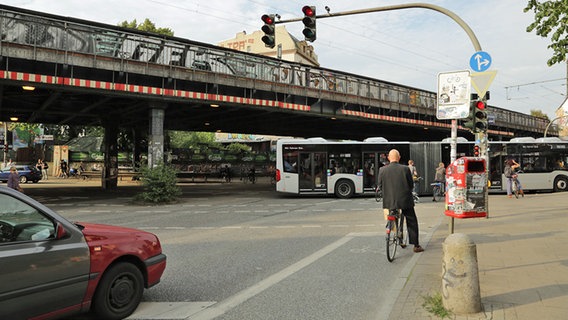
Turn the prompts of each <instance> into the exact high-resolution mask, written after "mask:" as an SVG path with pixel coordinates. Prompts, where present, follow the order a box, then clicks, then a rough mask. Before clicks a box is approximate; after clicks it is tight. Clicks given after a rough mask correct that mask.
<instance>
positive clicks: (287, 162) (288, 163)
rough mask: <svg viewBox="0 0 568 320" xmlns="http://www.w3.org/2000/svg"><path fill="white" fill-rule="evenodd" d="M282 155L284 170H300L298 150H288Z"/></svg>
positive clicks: (294, 171)
mask: <svg viewBox="0 0 568 320" xmlns="http://www.w3.org/2000/svg"><path fill="white" fill-rule="evenodd" d="M282 157H283V160H284V172H293V173H296V172H298V151H290V152H286V153H284V154H283V155H282Z"/></svg>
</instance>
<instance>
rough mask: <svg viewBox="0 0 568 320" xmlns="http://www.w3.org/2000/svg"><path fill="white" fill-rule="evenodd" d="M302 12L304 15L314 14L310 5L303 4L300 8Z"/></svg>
mask: <svg viewBox="0 0 568 320" xmlns="http://www.w3.org/2000/svg"><path fill="white" fill-rule="evenodd" d="M302 12H303V13H304V15H306V16H307V17H313V16H315V15H316V12H315V10H314V9H313V8H312V6H304V7H303V8H302Z"/></svg>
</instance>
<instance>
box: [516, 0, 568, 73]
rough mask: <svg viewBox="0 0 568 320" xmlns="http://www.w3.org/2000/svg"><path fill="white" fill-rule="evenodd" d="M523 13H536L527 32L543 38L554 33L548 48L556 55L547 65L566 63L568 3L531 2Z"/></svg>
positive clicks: (533, 0) (562, 0) (530, 0)
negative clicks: (534, 32)
mask: <svg viewBox="0 0 568 320" xmlns="http://www.w3.org/2000/svg"><path fill="white" fill-rule="evenodd" d="M523 11H524V12H528V11H534V14H535V15H534V18H535V21H534V22H533V23H531V24H530V25H529V26H528V27H527V32H532V31H533V30H534V31H536V34H537V35H539V36H541V37H543V38H546V37H548V35H549V34H550V33H552V36H551V38H550V40H551V41H552V43H551V44H550V45H549V46H548V48H549V49H552V50H554V53H553V55H552V57H551V58H550V59H549V60H548V61H547V64H548V65H549V66H552V65H554V64H556V63H559V62H563V61H565V60H566V53H567V51H568V1H565V0H555V1H539V0H529V1H528V3H527V6H526V7H525V8H524V10H523Z"/></svg>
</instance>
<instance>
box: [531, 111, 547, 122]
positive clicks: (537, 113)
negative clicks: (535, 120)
mask: <svg viewBox="0 0 568 320" xmlns="http://www.w3.org/2000/svg"><path fill="white" fill-rule="evenodd" d="M531 116H533V117H539V118H543V119H546V120H548V121H550V119H549V118H548V115H546V114H545V113H544V112H542V110H537V109H531Z"/></svg>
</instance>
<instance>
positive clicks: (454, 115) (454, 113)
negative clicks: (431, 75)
mask: <svg viewBox="0 0 568 320" xmlns="http://www.w3.org/2000/svg"><path fill="white" fill-rule="evenodd" d="M470 96H471V78H470V76H469V71H467V70H466V71H453V72H446V73H439V74H438V103H437V110H436V118H438V119H439V120H448V119H464V118H467V117H468V116H469V100H470Z"/></svg>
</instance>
